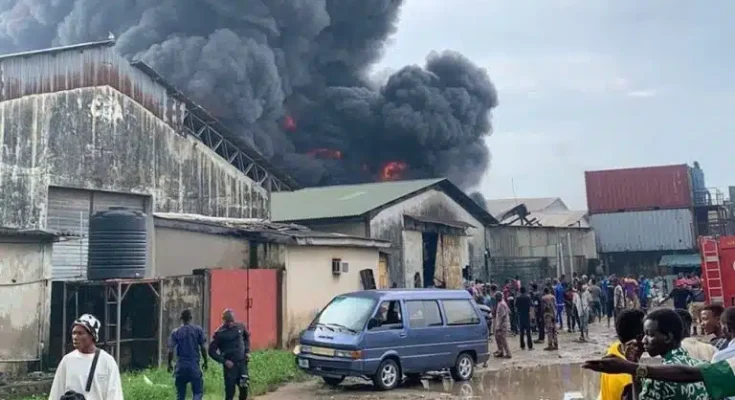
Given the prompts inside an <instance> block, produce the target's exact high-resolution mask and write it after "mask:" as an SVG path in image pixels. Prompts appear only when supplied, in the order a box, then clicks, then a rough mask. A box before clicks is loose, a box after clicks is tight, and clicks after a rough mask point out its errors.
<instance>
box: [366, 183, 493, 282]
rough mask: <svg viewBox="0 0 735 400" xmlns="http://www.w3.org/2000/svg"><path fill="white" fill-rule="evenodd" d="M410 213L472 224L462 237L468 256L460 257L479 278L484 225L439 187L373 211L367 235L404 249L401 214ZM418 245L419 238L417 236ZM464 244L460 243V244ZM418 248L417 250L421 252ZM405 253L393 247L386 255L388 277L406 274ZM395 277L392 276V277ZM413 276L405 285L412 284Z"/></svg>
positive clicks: (482, 252)
mask: <svg viewBox="0 0 735 400" xmlns="http://www.w3.org/2000/svg"><path fill="white" fill-rule="evenodd" d="M404 214H408V215H414V216H423V217H431V218H435V219H439V220H442V219H443V220H453V221H461V222H465V223H467V224H470V225H472V226H473V228H469V229H468V230H467V232H468V234H469V235H470V237H469V240H467V241H465V243H466V246H467V250H463V251H467V252H468V253H469V255H468V256H462V257H463V258H462V260H464V259H466V260H469V265H470V267H471V268H472V271H473V276H476V277H480V278H483V277H484V276H485V275H486V274H485V256H484V250H485V228H484V226H483V225H482V223H481V222H480V221H478V220H477V219H475V218H474V217H473V216H472V215H471V214H470V213H469V212H468V211H467V210H465V209H464V208H463V207H462V206H460V205H459V204H457V203H456V202H455V201H454V200H452V198H451V197H449V196H448V195H447V194H446V193H444V192H442V191H439V190H434V189H432V190H428V191H426V192H423V193H420V194H418V195H416V196H414V197H411V198H410V199H407V200H405V201H403V202H401V203H398V204H395V205H393V206H391V207H388V208H386V209H384V210H381V211H380V212H379V213H377V214H376V215H375V216H373V218H372V219H371V221H370V233H371V236H372V237H374V238H378V239H384V240H388V241H390V242H391V243H393V248H394V249H395V248H397V249H402V250H403V251H406V249H407V248H408V246H406V245H405V244H404V245H402V243H401V241H402V240H403V238H402V231H403V215H404ZM418 243H419V246H421V241H420V240H419V242H418ZM463 246H464V244H463ZM421 251H422V250H421V248H419V252H421ZM404 259H405V256H403V255H401V253H400V251H393V252H392V253H390V256H389V261H388V263H389V269H390V275H391V280H398V282H397V283H398V284H399V285H400V284H401V282H400V279H403V277H406V276H408V272H407V271H406V269H405V268H404ZM394 277H395V279H394ZM412 279H413V278H411V281H410V282H405V285H408V286H410V287H413V281H412Z"/></svg>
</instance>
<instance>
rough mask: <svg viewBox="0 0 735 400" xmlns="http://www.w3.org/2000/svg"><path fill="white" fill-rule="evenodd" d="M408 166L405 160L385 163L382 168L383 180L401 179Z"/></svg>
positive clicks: (381, 178)
mask: <svg viewBox="0 0 735 400" xmlns="http://www.w3.org/2000/svg"><path fill="white" fill-rule="evenodd" d="M407 168H408V164H406V163H405V162H403V161H389V162H387V163H385V164H383V168H381V170H380V180H381V181H394V180H397V179H401V175H402V174H403V172H404V171H405V170H406V169H407Z"/></svg>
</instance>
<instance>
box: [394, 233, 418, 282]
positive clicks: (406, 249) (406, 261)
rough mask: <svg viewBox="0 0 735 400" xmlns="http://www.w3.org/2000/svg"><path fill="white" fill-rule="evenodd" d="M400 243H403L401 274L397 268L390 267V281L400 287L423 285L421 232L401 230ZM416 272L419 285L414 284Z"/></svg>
mask: <svg viewBox="0 0 735 400" xmlns="http://www.w3.org/2000/svg"><path fill="white" fill-rule="evenodd" d="M401 243H402V244H403V252H402V253H403V263H402V264H403V274H402V275H401V274H400V272H401V271H399V270H397V269H392V270H391V271H390V272H391V274H390V275H391V282H396V283H397V284H398V285H399V286H401V287H406V288H415V287H419V288H421V287H424V281H423V276H424V247H423V246H424V244H423V238H422V236H421V232H419V231H403V232H401ZM416 274H419V276H420V278H419V279H418V280H419V282H420V283H419V285H416Z"/></svg>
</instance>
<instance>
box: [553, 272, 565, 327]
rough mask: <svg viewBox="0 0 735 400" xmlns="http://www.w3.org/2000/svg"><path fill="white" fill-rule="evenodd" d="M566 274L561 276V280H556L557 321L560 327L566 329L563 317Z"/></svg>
mask: <svg viewBox="0 0 735 400" xmlns="http://www.w3.org/2000/svg"><path fill="white" fill-rule="evenodd" d="M564 292H565V290H564V275H562V276H561V279H560V280H559V281H557V280H554V297H555V298H556V313H555V315H556V323H558V324H559V329H561V330H564V319H563V318H562V312H563V311H564Z"/></svg>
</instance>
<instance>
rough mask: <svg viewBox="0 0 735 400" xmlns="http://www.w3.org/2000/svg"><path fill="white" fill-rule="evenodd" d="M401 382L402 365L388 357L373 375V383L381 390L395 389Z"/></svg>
mask: <svg viewBox="0 0 735 400" xmlns="http://www.w3.org/2000/svg"><path fill="white" fill-rule="evenodd" d="M399 383H401V367H399V366H398V363H397V362H395V361H394V360H392V359H390V358H386V359H385V360H383V362H381V363H380V366H378V371H377V373H376V374H375V376H373V384H374V385H375V387H376V388H378V389H380V390H391V389H395V387H396V386H398V384H399Z"/></svg>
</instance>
